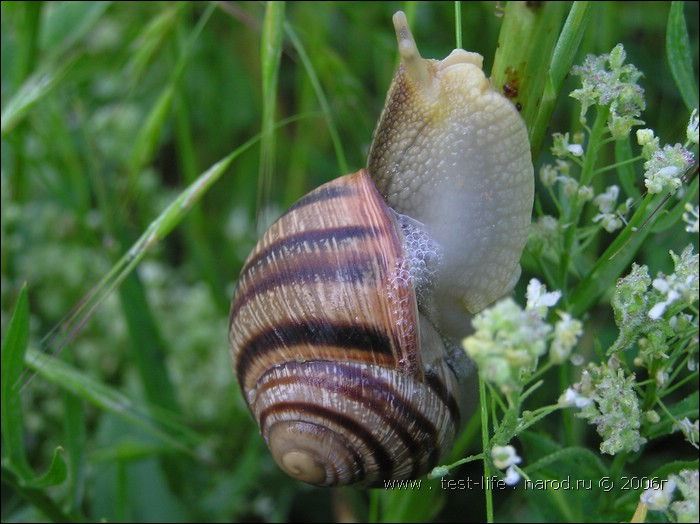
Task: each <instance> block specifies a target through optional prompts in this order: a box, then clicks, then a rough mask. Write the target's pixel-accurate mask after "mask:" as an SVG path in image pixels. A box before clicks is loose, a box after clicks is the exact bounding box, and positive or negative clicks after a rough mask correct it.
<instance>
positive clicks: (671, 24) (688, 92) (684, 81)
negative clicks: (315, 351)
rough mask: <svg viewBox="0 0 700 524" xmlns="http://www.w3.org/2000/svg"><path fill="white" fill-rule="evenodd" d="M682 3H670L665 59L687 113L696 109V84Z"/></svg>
mask: <svg viewBox="0 0 700 524" xmlns="http://www.w3.org/2000/svg"><path fill="white" fill-rule="evenodd" d="M683 4H684V2H671V10H670V11H669V13H668V25H667V28H666V58H667V59H668V67H669V68H670V69H671V74H672V75H673V79H674V80H675V81H676V86H678V91H680V93H681V97H682V98H683V103H685V107H686V108H687V109H688V112H690V111H692V110H693V109H695V108H697V107H698V84H697V82H696V81H695V73H694V71H693V59H692V55H691V52H690V39H689V37H688V28H687V26H686V23H685V16H684V15H683Z"/></svg>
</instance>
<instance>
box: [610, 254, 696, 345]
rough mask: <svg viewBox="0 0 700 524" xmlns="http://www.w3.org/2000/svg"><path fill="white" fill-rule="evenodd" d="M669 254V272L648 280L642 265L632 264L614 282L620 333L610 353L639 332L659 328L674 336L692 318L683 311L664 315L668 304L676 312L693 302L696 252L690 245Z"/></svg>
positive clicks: (631, 341) (646, 271)
mask: <svg viewBox="0 0 700 524" xmlns="http://www.w3.org/2000/svg"><path fill="white" fill-rule="evenodd" d="M670 254H671V258H672V259H673V263H674V266H675V269H674V271H673V273H671V274H670V275H664V274H663V273H659V274H658V276H657V277H656V278H655V279H654V280H653V281H652V280H651V278H650V277H649V272H648V269H647V267H646V266H638V265H636V264H633V265H632V272H631V273H630V274H629V275H628V276H626V277H624V278H622V279H620V281H619V282H618V284H617V286H616V288H615V292H614V293H613V298H612V306H613V310H614V312H615V322H616V323H617V326H618V328H619V329H620V335H619V337H618V339H617V341H615V344H613V346H612V347H611V349H610V353H614V352H618V351H624V350H625V349H627V348H629V347H630V346H631V344H632V343H634V341H635V340H636V338H637V337H639V336H640V335H642V334H649V333H653V332H655V331H658V330H661V331H662V332H663V333H664V334H667V335H668V336H675V335H678V333H679V331H681V330H682V329H683V328H684V327H686V326H687V325H688V322H691V323H692V319H688V317H687V316H684V315H680V314H676V315H672V316H669V318H665V316H666V313H667V310H668V309H669V308H671V309H673V310H674V311H676V312H678V311H680V310H682V309H683V308H685V307H689V306H692V304H694V303H695V302H697V300H698V282H699V278H698V255H697V254H693V246H692V245H689V246H688V247H686V248H685V249H684V250H683V253H682V254H681V255H680V256H678V255H676V254H675V253H673V251H671V252H670ZM650 286H651V289H650ZM662 317H664V318H662ZM649 320H651V321H654V322H649ZM696 324H697V321H696ZM695 328H696V329H697V325H696V326H695ZM648 340H651V339H648ZM651 341H652V342H653V340H651ZM654 346H656V347H658V346H659V345H658V344H654Z"/></svg>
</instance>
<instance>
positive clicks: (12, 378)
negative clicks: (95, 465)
mask: <svg viewBox="0 0 700 524" xmlns="http://www.w3.org/2000/svg"><path fill="white" fill-rule="evenodd" d="M28 342H29V299H28V297H27V285H26V284H25V285H24V286H22V289H21V291H20V293H19V297H18V298H17V305H16V306H15V311H14V313H13V315H12V318H11V319H10V323H9V325H8V327H7V334H6V336H5V340H4V341H3V344H2V367H1V368H0V372H1V373H2V386H1V387H2V398H1V399H0V403H1V405H2V412H1V413H0V418H1V419H2V447H3V452H4V453H3V464H4V463H5V461H6V460H7V461H8V464H9V466H10V467H11V468H12V470H13V471H15V473H16V474H17V475H18V476H19V480H20V481H27V480H29V479H30V478H32V477H33V476H34V473H33V472H32V469H31V467H30V466H29V462H27V456H26V453H25V449H24V437H23V435H22V432H23V430H24V422H23V413H22V399H21V398H20V387H19V379H20V377H21V375H22V370H23V368H24V355H25V352H26V351H27V343H28Z"/></svg>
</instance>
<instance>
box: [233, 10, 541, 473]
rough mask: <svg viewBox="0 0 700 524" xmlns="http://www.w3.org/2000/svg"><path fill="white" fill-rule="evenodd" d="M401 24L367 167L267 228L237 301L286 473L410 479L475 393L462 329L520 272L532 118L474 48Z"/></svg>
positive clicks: (241, 351)
mask: <svg viewBox="0 0 700 524" xmlns="http://www.w3.org/2000/svg"><path fill="white" fill-rule="evenodd" d="M394 25H395V27H396V32H397V38H398V41H399V48H400V50H401V55H402V65H401V67H400V69H399V72H398V73H397V75H396V77H395V79H394V82H393V84H392V87H391V89H390V91H389V95H388V97H387V105H386V106H385V109H384V111H383V113H382V117H381V118H380V122H379V125H378V127H377V130H376V131H375V136H374V140H373V143H372V147H371V150H370V156H369V160H368V167H367V169H366V170H365V169H362V170H360V171H358V172H356V173H354V174H351V175H346V176H343V177H341V178H338V179H336V180H334V181H332V182H329V183H327V184H325V185H323V186H321V187H319V188H318V189H316V190H314V191H312V192H311V193H309V194H307V195H306V196H305V197H303V198H302V199H301V200H300V201H298V202H297V203H296V204H295V205H294V206H292V208H290V209H289V210H288V211H287V212H286V213H285V214H284V215H283V216H282V217H281V218H280V219H279V220H278V221H277V222H276V223H275V224H273V225H272V226H271V227H270V229H269V230H268V231H267V232H266V233H265V234H264V235H263V237H262V238H261V240H260V241H259V243H258V244H257V246H256V247H255V249H254V250H253V252H252V253H251V255H250V257H249V258H248V260H247V261H246V263H245V265H244V267H243V269H242V271H241V275H240V277H239V280H238V284H237V288H236V292H235V294H234V298H233V301H232V305H231V316H230V331H229V338H230V343H231V353H232V357H233V366H234V371H235V374H236V376H237V379H238V383H239V385H240V387H241V388H242V390H243V392H244V397H245V399H246V402H247V404H248V407H249V408H250V410H251V412H252V413H253V416H254V417H255V419H256V420H257V422H258V425H259V427H260V432H261V434H262V436H263V438H264V439H265V441H266V443H267V445H268V447H269V448H270V450H271V452H272V455H273V457H274V459H275V461H276V462H277V464H278V465H279V466H280V467H281V468H282V469H283V470H284V471H286V472H287V473H288V474H289V475H291V476H292V477H294V478H297V479H298V480H302V481H304V482H308V483H311V484H316V485H321V486H336V485H358V486H368V487H371V486H381V485H382V481H384V480H388V479H406V478H415V477H417V476H420V475H422V474H424V473H426V472H427V471H429V470H430V469H431V468H432V467H434V466H435V465H436V464H437V463H438V461H439V460H440V459H441V458H442V457H443V456H444V455H445V453H446V452H448V451H449V449H450V447H451V444H452V441H453V439H454V437H455V433H456V431H457V429H458V426H459V422H460V419H462V418H464V416H465V414H466V410H467V408H466V407H465V406H466V405H467V403H468V402H467V401H468V400H470V399H468V398H466V399H465V395H463V394H462V392H460V381H464V380H466V379H467V375H468V372H469V370H468V367H469V366H468V364H465V363H464V361H463V360H462V359H464V358H465V357H464V354H463V353H462V352H461V351H459V350H458V344H457V343H456V342H455V341H456V340H457V339H458V337H459V336H461V335H462V334H463V333H464V332H465V329H467V328H468V324H469V314H470V313H473V312H475V311H478V310H479V309H480V308H482V307H485V306H486V305H488V304H489V303H490V302H493V301H495V300H496V299H497V298H499V297H500V296H501V295H502V294H504V293H506V292H507V291H509V289H510V287H512V285H514V281H515V279H517V276H518V274H519V269H518V260H519V257H520V255H521V253H522V249H523V246H524V242H525V239H526V236H527V227H528V226H529V221H530V211H531V207H532V197H533V195H532V187H533V180H532V178H533V175H532V163H531V161H530V153H529V145H528V143H527V135H526V132H525V126H524V124H523V122H522V119H521V118H520V116H519V115H518V113H517V111H515V109H514V108H513V107H512V105H510V103H509V102H508V101H507V100H506V99H505V98H503V97H502V96H501V95H500V94H498V93H496V91H495V90H493V89H492V88H491V86H490V83H489V82H488V80H486V78H485V77H484V75H483V72H482V71H481V67H480V66H481V57H480V56H479V55H476V54H474V53H467V52H466V51H461V50H456V51H455V52H453V53H452V54H451V55H450V56H448V57H447V58H446V59H445V60H443V61H442V62H438V61H434V60H433V61H429V60H423V59H422V58H420V55H419V54H418V51H417V49H416V48H415V43H414V42H413V37H412V36H411V34H410V31H409V30H408V27H407V25H406V19H405V16H403V13H397V15H395V17H394ZM451 105H454V106H462V105H467V106H469V108H467V109H465V108H461V107H456V108H455V107H449V106H451ZM502 120H505V122H502ZM484 126H486V128H484ZM448 141H452V142H453V143H451V144H450V143H447V142H448ZM474 141H475V142H474ZM511 142H512V144H511ZM474 143H475V144H476V145H474ZM496 144H497V145H498V146H497V145H496ZM511 149H512V150H511ZM472 157H473V158H472ZM528 177H529V178H528ZM494 184H495V186H494ZM499 184H501V185H503V187H500V186H499ZM440 198H442V199H440ZM528 198H529V202H528ZM503 208H505V209H503ZM509 235H513V236H515V235H521V236H522V238H518V239H511V238H508V237H509ZM465 250H466V252H465ZM484 264H488V265H493V266H495V267H487V268H484V267H482V265H484ZM470 272H474V273H476V274H477V276H473V275H472V274H471V273H470ZM484 278H486V279H488V280H489V281H488V282H486V283H484V282H482V281H481V279H484ZM451 284H452V285H451Z"/></svg>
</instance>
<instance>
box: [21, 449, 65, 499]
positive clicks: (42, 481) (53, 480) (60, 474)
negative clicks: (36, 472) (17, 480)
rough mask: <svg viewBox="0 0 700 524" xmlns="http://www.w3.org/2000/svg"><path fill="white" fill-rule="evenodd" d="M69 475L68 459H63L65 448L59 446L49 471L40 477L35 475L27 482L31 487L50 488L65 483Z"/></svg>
mask: <svg viewBox="0 0 700 524" xmlns="http://www.w3.org/2000/svg"><path fill="white" fill-rule="evenodd" d="M67 476H68V469H67V468H66V461H65V460H63V448H62V447H61V446H58V447H57V448H56V449H55V450H54V452H53V459H52V460H51V466H49V469H48V471H47V472H46V473H44V474H43V475H41V476H39V477H34V478H33V479H31V480H30V481H28V482H26V483H25V484H26V485H27V487H29V488H36V489H43V488H50V487H51V486H57V485H59V484H61V483H63V481H64V480H66V477H67Z"/></svg>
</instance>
